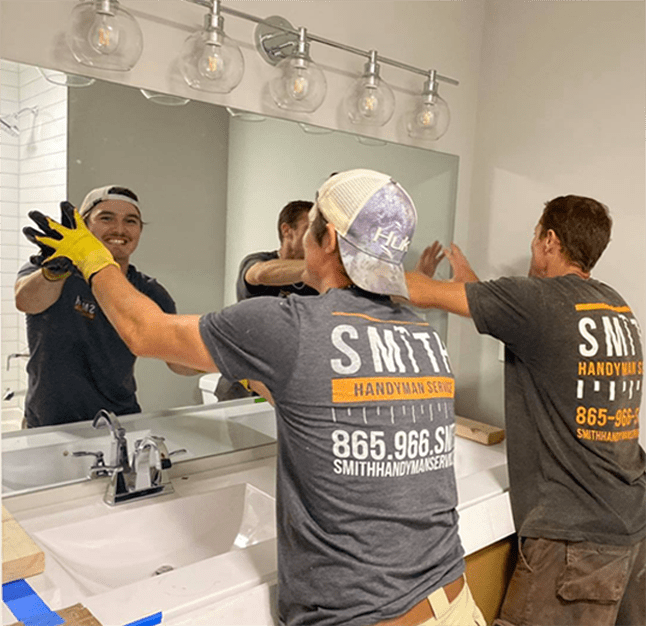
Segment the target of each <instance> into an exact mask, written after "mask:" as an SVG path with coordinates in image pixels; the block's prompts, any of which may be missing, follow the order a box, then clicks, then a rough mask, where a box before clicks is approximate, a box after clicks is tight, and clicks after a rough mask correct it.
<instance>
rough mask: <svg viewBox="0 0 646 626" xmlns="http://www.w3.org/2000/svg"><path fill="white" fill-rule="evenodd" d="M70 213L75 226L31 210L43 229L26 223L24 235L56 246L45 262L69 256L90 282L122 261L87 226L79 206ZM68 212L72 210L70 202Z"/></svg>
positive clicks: (43, 246) (47, 247) (40, 243)
mask: <svg viewBox="0 0 646 626" xmlns="http://www.w3.org/2000/svg"><path fill="white" fill-rule="evenodd" d="M73 211H74V212H73V215H70V216H69V218H70V219H69V223H71V224H72V225H73V226H72V227H71V228H67V227H65V226H63V225H61V224H59V223H58V222H55V221H54V220H53V219H51V218H50V217H47V216H46V215H43V214H42V213H41V212H40V211H30V212H29V217H30V218H31V219H32V220H34V222H36V224H37V225H38V226H39V227H40V229H41V231H42V232H40V231H37V230H36V229H35V228H31V227H30V226H27V227H25V228H23V229H22V232H23V233H24V234H25V237H27V239H29V241H31V242H32V243H35V244H36V245H38V246H40V247H41V249H42V250H48V251H49V250H52V249H53V250H54V252H53V254H51V255H50V256H48V257H47V259H45V262H50V261H53V260H54V259H59V258H60V259H63V258H64V259H69V260H70V261H71V262H72V263H73V264H74V265H75V266H76V267H77V268H78V269H79V270H80V272H81V274H83V277H84V278H85V280H86V281H87V282H88V283H89V282H90V280H91V278H92V276H93V275H94V274H96V273H97V272H98V271H100V270H102V269H103V268H104V267H107V266H108V265H115V266H116V267H119V264H118V263H117V262H116V261H115V260H114V258H113V257H112V254H111V253H110V251H109V250H108V249H107V248H106V247H105V246H104V245H103V244H102V243H101V242H100V241H99V240H98V239H97V238H96V237H95V236H94V235H93V234H92V233H91V232H90V231H89V230H88V228H87V226H86V225H85V222H84V221H83V218H82V217H81V216H80V215H79V212H78V211H77V210H76V209H73ZM69 212H70V213H71V212H72V207H71V206H70V208H69Z"/></svg>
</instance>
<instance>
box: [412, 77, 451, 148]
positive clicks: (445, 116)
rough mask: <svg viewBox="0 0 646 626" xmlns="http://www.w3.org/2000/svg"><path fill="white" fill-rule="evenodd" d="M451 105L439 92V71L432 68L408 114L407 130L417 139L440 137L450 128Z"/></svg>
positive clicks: (432, 139) (431, 139)
mask: <svg viewBox="0 0 646 626" xmlns="http://www.w3.org/2000/svg"><path fill="white" fill-rule="evenodd" d="M450 119H451V115H450V113H449V105H448V104H447V103H446V101H445V100H444V99H443V98H442V97H441V96H440V95H439V93H438V84H437V72H436V71H435V70H431V71H430V72H429V74H428V78H427V79H426V82H425V83H424V89H423V90H422V95H421V96H420V98H419V100H418V102H417V105H416V106H415V108H414V109H413V110H412V111H411V112H410V113H408V115H407V116H406V130H407V131H408V135H409V136H410V137H414V138H416V139H428V140H430V141H435V140H436V139H439V138H440V137H441V136H442V135H444V133H446V131H447V129H448V128H449V122H450Z"/></svg>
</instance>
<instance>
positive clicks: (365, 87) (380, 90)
mask: <svg viewBox="0 0 646 626" xmlns="http://www.w3.org/2000/svg"><path fill="white" fill-rule="evenodd" d="M377 59H378V57H377V51H376V50H371V51H370V56H369V59H368V62H367V63H366V64H365V66H364V69H363V74H362V75H361V77H360V78H359V79H358V80H357V81H356V82H355V83H354V85H352V87H351V89H350V90H349V92H348V94H347V95H346V97H345V99H344V102H343V106H344V110H345V112H346V115H347V116H348V118H349V119H350V121H351V122H352V123H353V124H361V125H364V126H383V125H384V124H386V123H387V122H388V121H389V120H390V118H391V117H392V116H393V113H394V111H395V94H394V93H393V90H392V89H391V88H390V87H389V85H388V84H387V83H386V82H385V81H384V80H382V79H381V77H380V76H379V63H377Z"/></svg>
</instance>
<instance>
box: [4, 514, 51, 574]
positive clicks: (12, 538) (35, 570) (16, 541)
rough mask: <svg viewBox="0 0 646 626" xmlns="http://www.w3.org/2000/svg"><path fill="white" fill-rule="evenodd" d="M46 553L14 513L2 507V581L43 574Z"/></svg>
mask: <svg viewBox="0 0 646 626" xmlns="http://www.w3.org/2000/svg"><path fill="white" fill-rule="evenodd" d="M44 570H45V554H44V553H43V551H42V550H41V549H40V548H39V547H38V546H37V545H36V544H35V543H34V541H33V540H32V539H31V537H30V536H29V535H28V534H27V533H26V532H25V531H24V530H23V528H22V526H20V524H19V523H18V522H17V521H16V520H15V519H14V517H13V515H11V513H9V511H7V509H6V508H5V507H4V506H3V507H2V583H3V584H4V583H8V582H12V581H14V580H20V579H21V578H27V577H29V576H35V575H36V574H41V573H42V572H43V571H44Z"/></svg>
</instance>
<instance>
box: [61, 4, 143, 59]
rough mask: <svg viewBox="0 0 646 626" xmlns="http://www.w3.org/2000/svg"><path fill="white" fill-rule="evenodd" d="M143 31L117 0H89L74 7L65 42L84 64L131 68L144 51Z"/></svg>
mask: <svg viewBox="0 0 646 626" xmlns="http://www.w3.org/2000/svg"><path fill="white" fill-rule="evenodd" d="M143 41H144V40H143V34H142V32H141V28H139V24H138V23H137V21H136V20H135V18H134V17H133V16H132V15H130V13H128V11H126V10H125V9H124V8H122V7H121V5H120V4H119V1H118V0H87V1H86V2H80V3H79V4H77V5H76V7H74V10H73V11H72V15H71V17H70V23H69V27H68V29H67V32H66V42H67V45H68V47H69V49H70V50H71V52H72V54H73V55H74V58H75V59H76V60H77V61H78V62H79V63H81V64H83V65H87V66H89V67H96V68H100V69H106V70H118V71H128V70H131V69H132V68H133V67H134V66H135V64H136V63H137V61H138V60H139V57H140V56H141V53H142V51H143V46H144V43H143Z"/></svg>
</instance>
